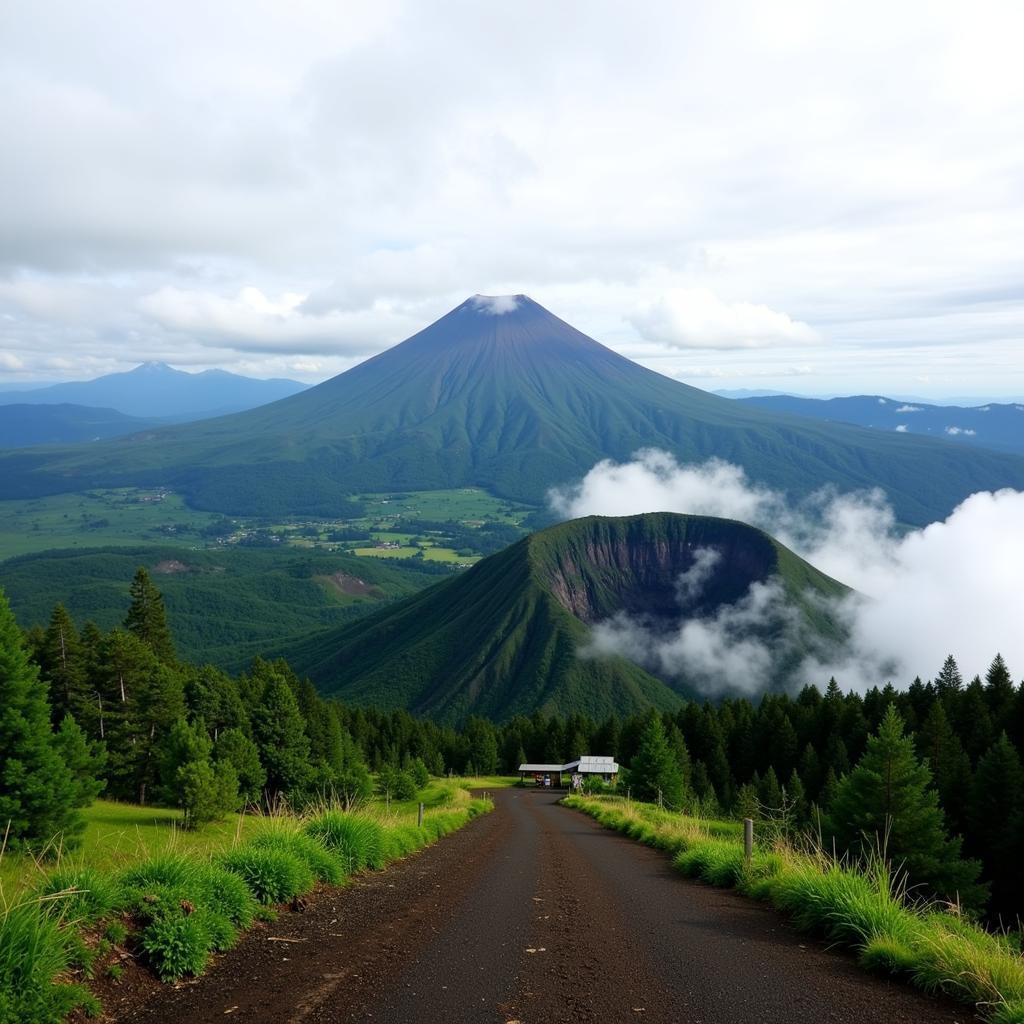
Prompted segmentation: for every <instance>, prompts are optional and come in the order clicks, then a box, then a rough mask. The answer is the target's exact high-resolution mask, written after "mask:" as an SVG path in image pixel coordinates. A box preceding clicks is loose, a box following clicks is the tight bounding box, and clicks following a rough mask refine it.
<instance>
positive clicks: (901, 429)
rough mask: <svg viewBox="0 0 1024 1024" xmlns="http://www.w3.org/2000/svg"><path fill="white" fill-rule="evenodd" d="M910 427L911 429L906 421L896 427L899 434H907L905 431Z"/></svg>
mask: <svg viewBox="0 0 1024 1024" xmlns="http://www.w3.org/2000/svg"><path fill="white" fill-rule="evenodd" d="M908 429H909V428H908V427H907V425H906V423H901V424H900V425H899V426H898V427H897V428H896V433H897V434H905V433H906V432H907V430H908Z"/></svg>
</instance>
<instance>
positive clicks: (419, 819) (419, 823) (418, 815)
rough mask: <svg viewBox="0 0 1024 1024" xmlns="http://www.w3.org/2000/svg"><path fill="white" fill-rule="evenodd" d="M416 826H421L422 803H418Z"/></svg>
mask: <svg viewBox="0 0 1024 1024" xmlns="http://www.w3.org/2000/svg"><path fill="white" fill-rule="evenodd" d="M416 826H417V828H423V804H422V803H421V804H420V809H419V814H417V816H416Z"/></svg>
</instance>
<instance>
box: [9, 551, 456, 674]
mask: <svg viewBox="0 0 1024 1024" xmlns="http://www.w3.org/2000/svg"><path fill="white" fill-rule="evenodd" d="M140 565H144V566H145V567H146V568H147V569H148V570H149V571H150V574H151V575H152V576H153V579H154V580H155V582H156V584H157V586H158V587H159V588H160V590H161V591H162V593H163V595H164V598H165V601H166V604H167V614H168V618H169V621H170V624H171V629H172V631H173V633H174V636H175V640H176V642H177V645H178V653H179V655H181V656H182V657H183V658H186V659H188V660H190V661H196V662H211V663H213V664H216V665H219V666H221V667H222V668H226V669H231V670H237V669H240V668H243V667H244V666H245V665H246V664H247V663H248V661H250V660H251V659H252V657H253V656H254V655H257V654H263V653H265V652H266V650H267V649H268V647H270V646H273V645H277V644H281V643H283V642H285V640H286V639H287V638H289V637H293V636H298V635H305V634H307V633H308V632H309V631H310V630H313V629H322V628H326V627H329V626H336V625H338V624H339V623H343V622H351V621H352V620H354V619H357V618H359V617H360V616H362V615H366V614H369V613H370V612H372V611H373V610H375V609H376V608H378V607H380V606H381V605H385V604H387V603H388V602H390V601H394V600H395V599H396V598H404V597H407V596H409V595H410V594H414V593H416V591H418V590H419V589H421V588H422V587H424V586H427V585H429V584H432V583H434V582H435V581H436V580H437V576H436V575H434V574H433V573H426V572H419V571H417V566H416V563H415V562H412V561H410V562H409V563H408V568H405V567H402V568H399V567H398V566H395V565H393V564H384V563H382V562H380V561H378V560H376V559H372V558H354V557H351V556H347V555H338V554H330V553H314V552H304V551H297V550H294V549H290V550H263V549H259V548H253V549H242V548H235V547H232V548H225V549H223V550H207V551H197V550H192V549H188V548H182V547H172V546H167V547H156V546H146V547H135V548H131V547H106V548H91V549H78V548H76V549H74V550H64V551H48V552H43V553H40V554H33V555H23V556H21V557H18V558H10V559H8V560H7V561H6V562H3V563H0V586H2V587H3V589H4V591H5V592H6V594H7V597H8V598H9V600H10V602H11V607H12V608H13V609H14V613H15V615H16V616H17V617H18V621H19V623H20V624H21V625H22V626H23V627H25V628H28V627H31V626H33V625H37V624H41V625H45V624H46V623H47V621H48V620H49V617H50V612H51V611H52V609H53V605H54V603H55V602H56V601H57V600H60V601H61V602H62V603H63V604H64V605H65V606H66V607H67V609H68V611H69V612H71V615H72V617H73V618H75V619H76V620H77V621H78V622H83V621H85V620H92V621H93V622H95V623H96V624H97V625H98V626H100V627H101V628H102V629H110V628H111V627H113V626H116V625H120V624H121V622H122V621H123V620H124V616H125V611H126V610H127V608H128V602H129V595H128V586H129V584H130V582H131V579H132V575H133V574H134V572H135V570H136V569H137V568H138V567H139V566H140Z"/></svg>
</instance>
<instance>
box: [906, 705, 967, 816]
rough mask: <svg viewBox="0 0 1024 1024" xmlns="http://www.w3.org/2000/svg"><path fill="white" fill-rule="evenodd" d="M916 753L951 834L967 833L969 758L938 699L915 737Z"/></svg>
mask: <svg viewBox="0 0 1024 1024" xmlns="http://www.w3.org/2000/svg"><path fill="white" fill-rule="evenodd" d="M915 739H916V743H917V753H918V756H920V757H922V758H924V759H925V760H926V761H927V763H928V768H929V769H930V771H931V773H932V781H933V782H934V784H935V789H936V790H937V791H938V794H939V803H940V805H941V806H942V809H943V810H944V811H945V812H946V821H947V823H948V824H949V830H950V832H952V833H953V835H961V836H962V835H966V833H967V805H968V799H969V796H970V788H971V759H970V758H969V757H968V756H967V752H966V751H965V750H964V748H963V744H962V743H961V742H960V738H959V737H958V736H957V735H956V733H954V732H953V729H952V727H951V726H950V724H949V719H948V718H947V717H946V710H945V707H944V706H943V704H942V702H941V701H938V700H937V701H935V702H934V703H933V704H932V707H931V710H930V711H929V712H928V717H927V718H926V719H925V722H924V725H923V726H922V727H921V731H920V732H919V733H918V734H917V736H916V737H915Z"/></svg>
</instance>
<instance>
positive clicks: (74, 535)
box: [0, 488, 220, 561]
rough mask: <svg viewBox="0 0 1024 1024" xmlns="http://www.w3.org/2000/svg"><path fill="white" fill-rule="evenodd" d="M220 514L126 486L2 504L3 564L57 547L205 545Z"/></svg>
mask: <svg viewBox="0 0 1024 1024" xmlns="http://www.w3.org/2000/svg"><path fill="white" fill-rule="evenodd" d="M217 519H220V516H217V515H214V514H212V513H210V512H197V511H195V510H194V509H190V508H188V507H187V506H186V505H185V502H184V501H183V500H182V498H181V496H180V495H177V494H173V493H171V492H165V491H159V490H137V489H134V488H121V489H118V490H107V491H88V492H86V493H83V494H57V495H53V496H52V497H49V498H37V499H32V500H29V501H0V561H2V560H3V559H6V558H11V557H13V556H14V555H27V554H32V553H34V552H37V551H47V550H50V549H51V548H76V547H78V548H95V547H101V546H107V545H112V544H116V545H138V544H167V543H168V542H169V541H173V540H175V539H178V540H188V541H189V542H190V543H199V531H200V530H202V529H203V528H204V527H207V526H209V525H210V523H211V522H213V521H214V520H217Z"/></svg>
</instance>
